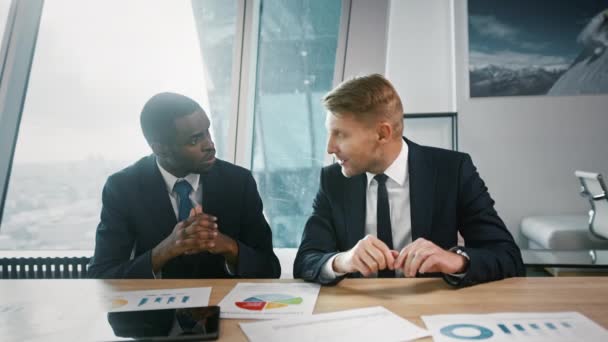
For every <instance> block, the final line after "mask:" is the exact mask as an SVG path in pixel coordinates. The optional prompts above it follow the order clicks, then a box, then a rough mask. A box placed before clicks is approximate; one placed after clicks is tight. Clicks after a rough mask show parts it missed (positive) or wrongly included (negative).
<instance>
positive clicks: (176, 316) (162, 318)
mask: <svg viewBox="0 0 608 342" xmlns="http://www.w3.org/2000/svg"><path fill="white" fill-rule="evenodd" d="M108 323H109V324H110V327H111V328H112V331H113V334H114V335H115V338H110V339H105V338H102V339H103V340H107V341H211V340H217V339H218V338H219V335H220V307H219V306H205V307H196V308H187V309H168V310H150V311H136V312H115V313H109V314H108Z"/></svg>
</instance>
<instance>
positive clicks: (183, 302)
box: [104, 287, 211, 312]
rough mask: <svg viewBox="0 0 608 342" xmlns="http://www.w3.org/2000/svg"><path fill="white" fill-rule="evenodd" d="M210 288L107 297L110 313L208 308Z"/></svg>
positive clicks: (123, 293)
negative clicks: (196, 307)
mask: <svg viewBox="0 0 608 342" xmlns="http://www.w3.org/2000/svg"><path fill="white" fill-rule="evenodd" d="M210 294H211V288H210V287H193V288H181V289H161V290H144V291H123V292H114V293H111V294H110V295H108V296H106V298H105V299H104V301H105V303H104V306H105V307H106V308H107V309H108V312H121V311H144V310H158V309H177V308H187V307H195V306H207V305H208V303H209V295H210Z"/></svg>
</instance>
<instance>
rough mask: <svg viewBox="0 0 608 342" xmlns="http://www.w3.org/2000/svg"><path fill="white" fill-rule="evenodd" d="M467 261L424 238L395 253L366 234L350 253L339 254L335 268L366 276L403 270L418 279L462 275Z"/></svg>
mask: <svg viewBox="0 0 608 342" xmlns="http://www.w3.org/2000/svg"><path fill="white" fill-rule="evenodd" d="M466 261H467V260H466V259H465V258H464V257H463V256H461V255H458V254H456V253H453V252H450V251H446V250H444V249H443V248H441V247H439V246H437V245H435V244H434V243H433V242H431V241H428V240H426V239H423V238H418V239H417V240H416V241H414V242H412V243H411V244H409V245H407V246H405V247H404V248H403V249H402V250H401V251H396V250H391V249H389V248H388V246H387V245H386V244H385V243H384V242H382V241H381V240H379V239H378V238H377V237H375V236H373V235H367V236H365V238H363V239H361V240H359V242H357V244H356V245H355V246H354V247H353V248H351V249H350V250H348V251H346V252H343V253H339V254H338V255H337V256H336V258H334V261H333V265H332V267H333V269H334V271H336V272H339V273H352V272H360V273H361V274H362V275H363V276H364V277H368V276H370V275H371V274H373V273H376V272H378V271H380V270H385V269H389V270H397V269H401V270H403V275H404V276H405V277H415V276H416V274H417V273H435V272H441V273H446V274H455V273H460V272H462V271H464V269H465V266H466Z"/></svg>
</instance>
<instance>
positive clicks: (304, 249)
mask: <svg viewBox="0 0 608 342" xmlns="http://www.w3.org/2000/svg"><path fill="white" fill-rule="evenodd" d="M405 141H406V143H407V144H408V148H409V153H408V172H409V183H410V212H411V223H412V240H416V239H417V238H420V237H422V238H425V239H427V240H430V241H432V242H434V243H435V244H437V245H438V246H440V247H442V248H444V249H449V248H451V247H454V246H456V244H457V232H460V233H461V234H462V236H463V238H464V240H465V246H466V247H465V248H464V249H465V251H466V253H467V254H468V255H469V257H470V258H471V260H470V264H469V269H468V271H467V272H466V276H465V277H464V278H462V279H461V280H460V281H459V282H458V285H471V284H475V283H479V282H485V281H490V280H495V279H502V278H504V277H512V276H521V275H523V274H524V267H523V262H522V259H521V253H520V251H519V248H518V247H517V245H516V244H515V242H514V241H513V237H512V236H511V234H510V233H509V231H508V230H507V229H506V227H505V225H504V223H503V222H502V220H501V219H500V218H499V217H498V214H497V213H496V210H494V201H493V200H492V198H491V197H490V195H489V194H488V189H487V187H486V186H485V184H484V182H483V181H482V180H481V178H480V177H479V174H478V173H477V171H476V169H475V166H474V165H473V163H472V161H471V158H470V157H469V156H468V155H467V154H464V153H459V152H454V151H448V150H443V149H438V148H432V147H426V146H420V145H417V144H415V143H413V142H411V141H408V140H407V139H406V140H405ZM366 180H367V178H366V175H365V174H361V175H358V176H355V177H351V178H346V177H344V176H343V175H342V173H341V171H340V166H339V165H338V164H334V165H331V166H328V167H325V168H324V169H323V170H322V171H321V184H320V187H319V191H318V193H317V196H316V198H315V200H314V202H313V213H312V215H311V217H310V218H309V219H308V221H307V222H306V226H305V228H304V233H303V236H302V243H301V244H300V248H299V249H298V254H297V256H296V259H295V262H294V271H293V272H294V276H295V277H296V278H303V279H305V280H308V281H316V282H322V279H320V277H319V275H320V272H321V268H322V266H323V264H324V263H325V262H326V261H327V260H328V259H329V258H330V257H331V256H333V255H334V254H336V253H337V252H341V251H346V250H349V249H351V248H352V247H353V246H354V245H355V244H356V243H357V242H358V241H359V240H360V239H362V238H363V237H364V234H365V207H366V206H365V201H366V184H367V183H366ZM393 229H395V228H393ZM348 276H360V275H358V274H350V275H348ZM341 279H342V278H338V279H336V280H335V281H334V282H338V281H340V280H341Z"/></svg>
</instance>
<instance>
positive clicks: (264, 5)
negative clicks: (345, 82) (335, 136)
mask: <svg viewBox="0 0 608 342" xmlns="http://www.w3.org/2000/svg"><path fill="white" fill-rule="evenodd" d="M260 11H261V12H260V21H259V36H258V53H257V68H256V69H257V70H256V82H255V84H256V86H255V102H254V115H255V118H254V132H253V153H252V162H251V165H252V171H253V173H254V176H255V178H256V180H257V182H258V187H259V189H260V193H261V196H262V199H263V201H264V206H265V214H266V217H267V218H268V221H269V222H270V225H271V227H273V243H274V246H275V247H297V246H298V245H299V242H300V238H301V235H302V230H303V228H304V224H305V222H306V219H307V218H308V216H309V215H310V213H311V211H312V201H313V199H314V196H315V194H316V191H317V189H318V185H319V171H320V169H321V167H322V166H323V162H324V156H325V154H326V148H325V143H326V132H325V127H324V123H325V111H324V109H323V107H322V105H321V98H322V97H323V95H324V94H325V93H326V92H328V91H329V90H330V89H331V88H332V82H333V75H334V66H335V60H336V48H337V43H338V31H339V27H340V14H341V1H340V0H308V1H306V0H263V1H262V2H261V9H260Z"/></svg>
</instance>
